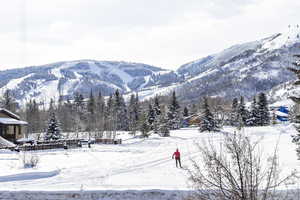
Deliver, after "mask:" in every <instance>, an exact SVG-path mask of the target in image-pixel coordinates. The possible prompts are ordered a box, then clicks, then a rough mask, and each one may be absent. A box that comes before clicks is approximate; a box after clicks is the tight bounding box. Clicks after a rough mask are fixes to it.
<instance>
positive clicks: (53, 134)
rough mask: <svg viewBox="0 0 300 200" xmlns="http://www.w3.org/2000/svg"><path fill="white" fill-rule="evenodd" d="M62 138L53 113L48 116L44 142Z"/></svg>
mask: <svg viewBox="0 0 300 200" xmlns="http://www.w3.org/2000/svg"><path fill="white" fill-rule="evenodd" d="M61 137H62V135H61V133H60V128H59V122H58V121H57V118H56V115H55V113H54V112H53V113H51V114H50V120H49V124H48V129H47V132H46V135H45V138H44V139H45V140H58V139H60V138H61Z"/></svg>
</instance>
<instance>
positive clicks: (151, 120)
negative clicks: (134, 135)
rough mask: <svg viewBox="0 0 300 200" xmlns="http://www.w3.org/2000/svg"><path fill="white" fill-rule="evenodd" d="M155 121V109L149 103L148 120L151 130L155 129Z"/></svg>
mask: <svg viewBox="0 0 300 200" xmlns="http://www.w3.org/2000/svg"><path fill="white" fill-rule="evenodd" d="M154 121H155V112H154V109H153V107H152V105H151V103H149V107H148V113H147V122H148V126H149V128H150V130H153V124H154Z"/></svg>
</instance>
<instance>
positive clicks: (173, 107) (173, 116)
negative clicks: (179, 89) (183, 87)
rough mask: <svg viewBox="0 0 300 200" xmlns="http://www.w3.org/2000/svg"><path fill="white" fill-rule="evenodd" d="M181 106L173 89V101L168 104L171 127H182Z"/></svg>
mask: <svg viewBox="0 0 300 200" xmlns="http://www.w3.org/2000/svg"><path fill="white" fill-rule="evenodd" d="M179 109H180V106H179V103H178V101H177V98H176V93H175V91H173V93H172V97H171V102H170V104H169V106H168V120H169V121H170V129H179V128H180V127H181V116H180V111H179Z"/></svg>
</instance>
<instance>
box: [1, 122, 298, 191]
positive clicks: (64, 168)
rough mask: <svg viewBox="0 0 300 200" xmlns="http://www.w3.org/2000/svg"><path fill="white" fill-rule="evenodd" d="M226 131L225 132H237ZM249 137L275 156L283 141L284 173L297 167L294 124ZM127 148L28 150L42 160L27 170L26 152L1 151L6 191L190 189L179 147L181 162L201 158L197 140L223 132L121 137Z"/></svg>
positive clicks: (260, 129) (254, 132)
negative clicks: (175, 155)
mask: <svg viewBox="0 0 300 200" xmlns="http://www.w3.org/2000/svg"><path fill="white" fill-rule="evenodd" d="M234 131H235V129H234V128H232V127H225V128H224V129H223V131H222V132H230V133H232V132H234ZM243 133H244V134H247V135H248V136H251V137H254V138H256V139H258V138H260V137H263V139H262V145H261V146H262V147H263V151H264V152H265V153H266V154H271V153H272V152H273V150H274V147H275V145H276V143H277V142H279V159H280V163H282V166H281V167H282V170H283V171H284V172H288V171H290V170H292V169H297V168H298V166H299V164H300V161H298V160H297V157H296V153H295V145H294V144H293V143H291V136H290V135H292V134H295V133H296V131H295V129H294V128H293V126H292V125H289V124H282V125H275V126H268V127H256V128H245V129H244V130H243ZM119 137H120V138H122V139H123V144H122V145H93V146H92V148H90V149H89V148H87V147H83V148H79V149H69V150H52V151H38V152H26V154H25V156H29V154H34V155H37V156H38V157H39V163H38V166H37V168H34V169H24V168H22V157H23V156H24V153H22V152H21V153H14V152H9V151H4V150H2V151H0V168H1V170H0V190H1V191H20V190H22V191H24V190H26V191H99V190H101V191H104V190H153V189H159V190H172V191H178V190H189V189H191V188H190V187H189V184H188V182H187V178H188V174H187V171H186V170H183V169H179V168H176V167H175V161H174V160H172V159H171V156H172V153H173V152H174V151H175V149H176V148H179V150H180V151H181V154H182V164H183V166H184V167H189V165H190V161H189V160H190V158H195V157H197V156H198V155H199V154H198V153H197V148H196V147H195V142H201V140H203V139H208V138H209V139H211V140H213V141H214V142H215V143H216V144H219V142H220V141H222V133H199V132H198V130H197V128H185V129H181V130H175V131H171V137H165V138H162V137H159V136H158V135H152V136H150V137H149V138H147V139H142V138H132V137H130V136H129V135H127V134H122V135H119Z"/></svg>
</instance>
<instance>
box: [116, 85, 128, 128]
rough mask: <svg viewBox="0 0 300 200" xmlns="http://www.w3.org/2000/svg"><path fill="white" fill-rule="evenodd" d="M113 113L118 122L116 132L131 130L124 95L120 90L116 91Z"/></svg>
mask: <svg viewBox="0 0 300 200" xmlns="http://www.w3.org/2000/svg"><path fill="white" fill-rule="evenodd" d="M113 107H114V108H113V111H114V115H115V117H114V118H115V120H116V130H125V131H128V130H129V120H128V115H127V107H126V104H125V101H124V98H123V96H122V94H120V92H119V90H116V92H115V96H114V106H113Z"/></svg>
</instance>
